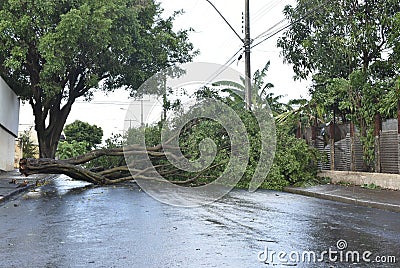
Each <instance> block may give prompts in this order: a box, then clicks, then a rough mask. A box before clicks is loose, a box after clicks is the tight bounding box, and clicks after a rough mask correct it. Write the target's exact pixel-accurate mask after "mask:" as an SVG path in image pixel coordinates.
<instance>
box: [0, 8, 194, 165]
mask: <svg viewBox="0 0 400 268" xmlns="http://www.w3.org/2000/svg"><path fill="white" fill-rule="evenodd" d="M178 14H179V12H176V13H174V14H173V15H172V16H170V17H167V18H163V17H162V16H161V15H162V9H161V7H160V6H159V4H157V3H156V2H155V1H153V0H146V1H138V0H109V1H102V0H63V1H48V0H35V1H25V0H24V1H15V0H4V1H1V3H0V43H1V46H0V75H1V76H2V77H3V78H4V79H5V80H6V82H7V83H8V84H9V85H10V87H11V88H12V89H13V90H14V91H15V92H16V93H17V94H18V95H19V96H20V97H21V99H23V100H29V101H30V103H31V105H32V108H33V110H34V115H35V122H40V123H37V125H36V126H35V128H36V130H37V133H38V138H39V149H40V154H41V156H42V157H54V154H55V149H56V148H57V143H58V140H59V137H60V134H61V131H62V129H63V126H64V124H65V122H66V119H67V117H68V115H69V112H70V111H71V106H72V105H73V103H74V102H75V100H76V99H77V98H81V97H84V98H85V99H87V100H89V99H91V97H92V95H93V91H94V90H96V89H100V90H103V91H112V90H114V89H116V88H120V87H125V88H126V89H127V90H130V91H131V94H132V95H135V94H141V92H137V89H138V88H139V86H140V85H141V84H142V83H143V82H144V81H145V80H146V79H147V78H149V77H150V76H151V75H153V74H155V73H156V72H158V71H159V70H161V69H163V68H165V67H168V66H170V65H173V64H175V63H184V62H188V61H190V60H191V59H192V58H193V56H194V55H196V54H197V52H193V45H192V44H191V43H190V42H189V41H188V33H189V31H190V30H181V31H174V29H173V22H174V18H175V16H177V15H178ZM100 82H101V83H100ZM49 118H50V120H48V119H49Z"/></svg>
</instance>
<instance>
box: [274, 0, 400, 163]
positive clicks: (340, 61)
mask: <svg viewBox="0 0 400 268" xmlns="http://www.w3.org/2000/svg"><path fill="white" fill-rule="evenodd" d="M313 9H316V10H317V11H316V12H310V10H313ZM284 13H285V16H286V17H287V18H288V19H289V20H290V21H292V22H294V21H296V23H293V24H292V25H291V27H290V28H289V29H288V30H287V31H286V32H285V33H284V36H283V37H282V38H280V39H279V41H278V46H279V47H280V48H282V54H283V56H284V58H285V61H286V62H288V63H291V64H293V68H294V71H295V73H296V78H298V79H305V78H307V77H309V76H310V75H312V78H313V86H312V88H311V90H310V93H311V96H312V100H311V101H310V103H311V104H312V105H313V106H314V107H315V108H314V109H315V112H316V114H317V116H318V117H319V118H322V119H323V120H324V121H336V122H347V121H349V120H351V121H353V122H354V123H355V125H356V126H357V128H358V129H359V131H360V135H361V141H362V144H363V150H364V160H365V163H366V165H367V166H370V168H372V163H373V162H374V161H373V160H374V141H373V139H374V137H373V129H374V118H375V115H377V114H381V115H383V116H387V117H392V116H393V115H394V114H395V111H396V108H397V100H398V93H397V91H398V87H396V86H395V81H396V80H397V78H398V76H399V74H400V73H399V62H400V61H399V59H400V58H399V57H398V55H399V53H398V52H399V51H400V50H399V49H400V46H399V42H398V41H399V31H398V29H399V14H400V5H399V3H398V1H396V0H389V1H388V0H377V1H374V3H373V4H372V3H371V2H370V1H355V2H354V1H339V2H337V1H330V2H325V1H322V0H321V1H311V0H298V1H297V7H296V8H294V7H291V6H287V7H286V8H285V11H284Z"/></svg>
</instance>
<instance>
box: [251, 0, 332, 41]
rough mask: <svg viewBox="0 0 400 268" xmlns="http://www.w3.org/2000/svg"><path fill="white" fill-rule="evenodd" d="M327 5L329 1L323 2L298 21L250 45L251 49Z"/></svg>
mask: <svg viewBox="0 0 400 268" xmlns="http://www.w3.org/2000/svg"><path fill="white" fill-rule="evenodd" d="M328 3H329V1H323V2H321V4H319V5H318V6H317V7H315V8H313V9H311V10H310V11H308V12H307V13H306V14H305V15H304V16H302V17H300V18H299V19H297V20H295V21H293V22H291V23H288V24H287V25H285V26H283V27H282V28H280V29H279V30H277V31H275V32H273V33H271V34H270V35H268V36H267V37H265V38H264V39H263V40H261V41H259V42H257V43H256V44H254V45H252V46H251V48H254V47H256V46H258V45H260V44H262V43H264V42H265V41H267V40H268V39H270V38H272V37H273V36H275V35H277V34H278V33H280V32H282V31H283V30H285V29H287V28H289V27H291V26H293V25H295V24H297V23H299V22H300V21H302V20H304V19H305V18H307V17H308V16H310V15H311V13H313V12H315V11H317V10H318V9H320V8H321V7H323V6H324V5H327V4H328ZM285 20H286V19H285ZM254 40H255V39H254ZM254 40H253V41H254Z"/></svg>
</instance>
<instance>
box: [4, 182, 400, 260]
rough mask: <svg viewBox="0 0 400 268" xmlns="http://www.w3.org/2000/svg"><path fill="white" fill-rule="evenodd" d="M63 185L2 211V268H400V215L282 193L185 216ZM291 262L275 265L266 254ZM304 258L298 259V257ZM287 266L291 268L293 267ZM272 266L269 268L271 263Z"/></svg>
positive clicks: (121, 191)
mask: <svg viewBox="0 0 400 268" xmlns="http://www.w3.org/2000/svg"><path fill="white" fill-rule="evenodd" d="M75 186H82V185H80V184H79V183H75V182H73V183H72V182H68V181H66V180H65V179H63V178H60V179H57V180H56V181H55V182H54V184H51V185H47V186H46V187H45V188H44V189H43V190H42V192H40V193H30V194H28V195H25V196H23V197H20V198H18V199H16V200H13V201H11V202H8V203H6V204H4V205H2V206H0V267H235V268H239V267H288V266H289V267H293V266H294V267H399V262H400V254H399V253H400V213H393V212H387V211H383V210H378V209H369V208H365V207H358V206H353V205H348V204H342V203H336V202H332V201H325V200H319V199H315V198H309V197H303V196H298V195H292V194H286V193H278V192H273V191H257V192H256V193H249V192H247V191H243V190H235V191H233V192H231V193H230V194H229V195H228V196H226V197H224V198H223V199H221V200H219V201H218V202H215V203H213V204H210V205H207V206H203V207H198V208H178V207H172V206H169V205H165V204H162V203H159V202H158V201H156V200H154V199H152V198H151V197H149V196H148V195H147V194H146V193H144V192H143V191H139V189H138V188H136V187H135V186H134V185H132V186H118V187H108V188H107V187H101V188H91V189H86V190H71V187H75ZM341 239H343V240H346V242H347V245H348V247H347V248H346V249H343V250H342V253H343V254H346V252H348V251H359V252H360V254H362V253H363V252H364V251H371V252H372V255H371V256H369V258H368V259H370V260H373V259H374V258H375V257H376V256H381V257H386V256H395V257H396V259H397V263H396V264H389V263H384V264H379V263H376V262H374V263H366V262H363V260H362V258H361V257H360V263H351V262H346V260H345V258H344V257H343V261H342V262H340V261H336V262H334V261H329V257H328V256H327V255H325V258H324V261H322V262H319V261H318V260H317V261H316V262H315V263H313V262H312V263H304V262H298V263H297V262H296V263H295V262H290V259H289V258H290V257H289V256H288V255H289V254H294V253H291V252H295V253H296V252H297V253H298V254H300V255H301V254H302V252H303V251H313V252H316V254H317V256H318V257H317V259H318V258H319V256H320V253H321V252H322V251H325V250H326V251H328V250H329V249H331V250H336V251H338V253H337V254H336V255H335V253H334V255H332V258H334V257H335V256H336V257H337V258H338V259H339V258H340V257H339V251H340V250H338V248H337V242H338V240H341ZM265 249H268V255H269V256H270V253H271V251H276V252H279V251H283V252H286V253H287V256H286V257H284V258H283V260H282V261H279V260H278V258H277V256H276V255H275V256H274V259H273V260H271V258H270V257H269V258H268V259H267V260H265V256H266V255H265V254H260V252H262V251H265ZM291 257H292V258H296V255H291ZM285 260H287V261H289V262H285ZM263 261H265V262H263Z"/></svg>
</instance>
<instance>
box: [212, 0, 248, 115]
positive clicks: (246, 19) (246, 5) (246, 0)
mask: <svg viewBox="0 0 400 268" xmlns="http://www.w3.org/2000/svg"><path fill="white" fill-rule="evenodd" d="M206 1H207V2H208V3H209V4H210V5H211V6H212V7H213V8H214V9H215V11H217V12H218V14H219V15H220V16H221V18H222V19H223V20H224V21H225V22H226V24H227V25H228V26H229V27H230V28H231V30H232V31H233V32H234V33H235V35H236V36H237V37H238V38H239V39H240V41H241V42H243V44H244V49H245V65H246V66H245V76H246V77H245V102H246V109H248V110H250V109H251V68H250V45H251V38H250V3H249V2H250V0H245V12H244V13H245V14H244V16H245V18H244V23H245V26H244V27H245V38H244V39H242V38H241V37H240V35H239V34H238V33H237V32H236V31H235V29H234V28H233V27H232V25H231V24H230V23H229V22H228V21H227V20H226V18H225V17H224V16H223V15H222V14H221V12H220V11H219V10H218V9H217V8H216V6H215V5H214V4H213V3H211V1H210V0H206Z"/></svg>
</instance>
